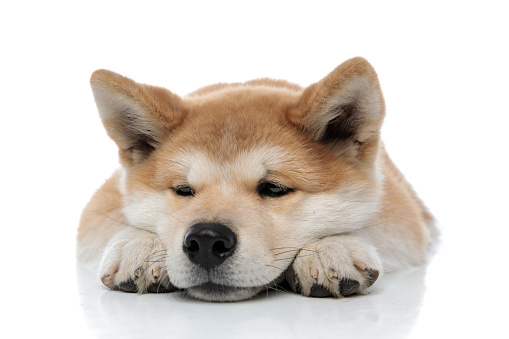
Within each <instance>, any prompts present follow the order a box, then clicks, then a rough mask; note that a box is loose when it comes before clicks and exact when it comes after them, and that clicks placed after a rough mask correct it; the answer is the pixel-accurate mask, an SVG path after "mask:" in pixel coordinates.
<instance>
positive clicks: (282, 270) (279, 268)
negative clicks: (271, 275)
mask: <svg viewBox="0 0 509 339" xmlns="http://www.w3.org/2000/svg"><path fill="white" fill-rule="evenodd" d="M265 266H268V267H274V268H277V269H278V270H280V271H281V272H284V271H286V270H284V269H282V268H281V267H277V266H274V265H265Z"/></svg>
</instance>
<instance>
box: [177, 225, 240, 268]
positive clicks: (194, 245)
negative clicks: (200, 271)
mask: <svg viewBox="0 0 509 339" xmlns="http://www.w3.org/2000/svg"><path fill="white" fill-rule="evenodd" d="M236 245H237V236H236V235H235V233H233V231H232V230H231V229H229V228H228V227H227V226H225V225H223V224H220V223H198V224H195V225H193V226H191V228H190V229H189V230H188V231H187V233H186V235H185V236H184V247H183V248H184V252H186V253H187V255H188V257H189V259H190V260H191V261H192V262H193V263H195V264H197V265H199V266H201V267H203V268H204V269H206V270H209V269H211V268H213V267H216V266H218V265H220V264H222V263H223V262H224V261H225V260H226V258H228V257H229V256H230V255H232V253H233V251H234V250H235V246H236Z"/></svg>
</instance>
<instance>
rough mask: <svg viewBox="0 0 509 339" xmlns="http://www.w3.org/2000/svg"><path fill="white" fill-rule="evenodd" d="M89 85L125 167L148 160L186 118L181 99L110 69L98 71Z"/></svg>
mask: <svg viewBox="0 0 509 339" xmlns="http://www.w3.org/2000/svg"><path fill="white" fill-rule="evenodd" d="M90 84H91V86H92V92H93V93H94V98H95V102H96V104H97V109H98V110H99V114H100V116H101V119H102V122H103V124H104V127H105V128H106V131H107V133H108V135H109V136H110V137H111V138H112V139H113V140H114V141H115V143H116V144H117V146H118V148H119V156H120V161H121V163H122V164H123V165H124V166H133V165H136V164H139V163H141V162H143V161H144V160H145V159H147V158H148V156H149V155H150V154H151V153H152V151H154V150H155V149H156V148H157V147H158V146H159V145H160V144H161V143H162V142H163V141H164V139H165V138H166V137H167V136H168V135H169V133H170V130H171V129H172V128H174V127H175V126H177V125H178V124H180V122H181V121H182V119H183V117H184V115H185V105H184V103H183V102H182V100H181V98H180V97H179V96H177V95H175V94H173V93H172V92H170V91H169V90H167V89H164V88H161V87H155V86H149V85H145V84H138V83H136V82H134V81H133V80H131V79H129V78H126V77H124V76H122V75H120V74H117V73H114V72H111V71H108V70H97V71H95V72H94V73H93V74H92V77H91V78H90Z"/></svg>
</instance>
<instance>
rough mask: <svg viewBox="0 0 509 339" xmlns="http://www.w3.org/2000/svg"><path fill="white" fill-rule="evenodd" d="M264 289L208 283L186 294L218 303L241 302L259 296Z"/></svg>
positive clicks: (193, 288) (191, 289) (195, 287)
mask: <svg viewBox="0 0 509 339" xmlns="http://www.w3.org/2000/svg"><path fill="white" fill-rule="evenodd" d="M263 288H264V287H262V286H260V287H234V286H224V285H218V284H214V283H206V284H202V285H198V286H193V287H189V288H187V289H186V292H187V294H188V295H189V296H191V297H193V298H196V299H200V300H205V301H216V302H228V301H241V300H246V299H249V298H252V297H253V296H255V295H256V294H258V293H259V292H260V291H261V290H262V289H263Z"/></svg>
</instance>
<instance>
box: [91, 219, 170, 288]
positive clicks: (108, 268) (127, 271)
mask: <svg viewBox="0 0 509 339" xmlns="http://www.w3.org/2000/svg"><path fill="white" fill-rule="evenodd" d="M99 274H100V277H101V281H102V282H103V284H104V285H105V286H107V287H109V288H111V289H113V290H122V291H125V292H139V293H145V292H153V293H162V292H173V291H175V290H176V288H175V287H174V286H173V285H172V284H171V283H170V280H169V278H168V274H167V272H166V250H165V249H164V246H163V244H162V242H161V240H160V239H159V238H158V237H157V236H156V235H155V234H154V233H151V232H148V231H145V230H141V229H137V228H134V227H125V228H124V229H123V230H122V231H120V232H118V233H117V234H115V235H114V236H113V237H112V238H111V240H110V241H109V243H108V245H107V246H106V249H105V251H104V254H103V257H102V261H101V265H100V267H99Z"/></svg>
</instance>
